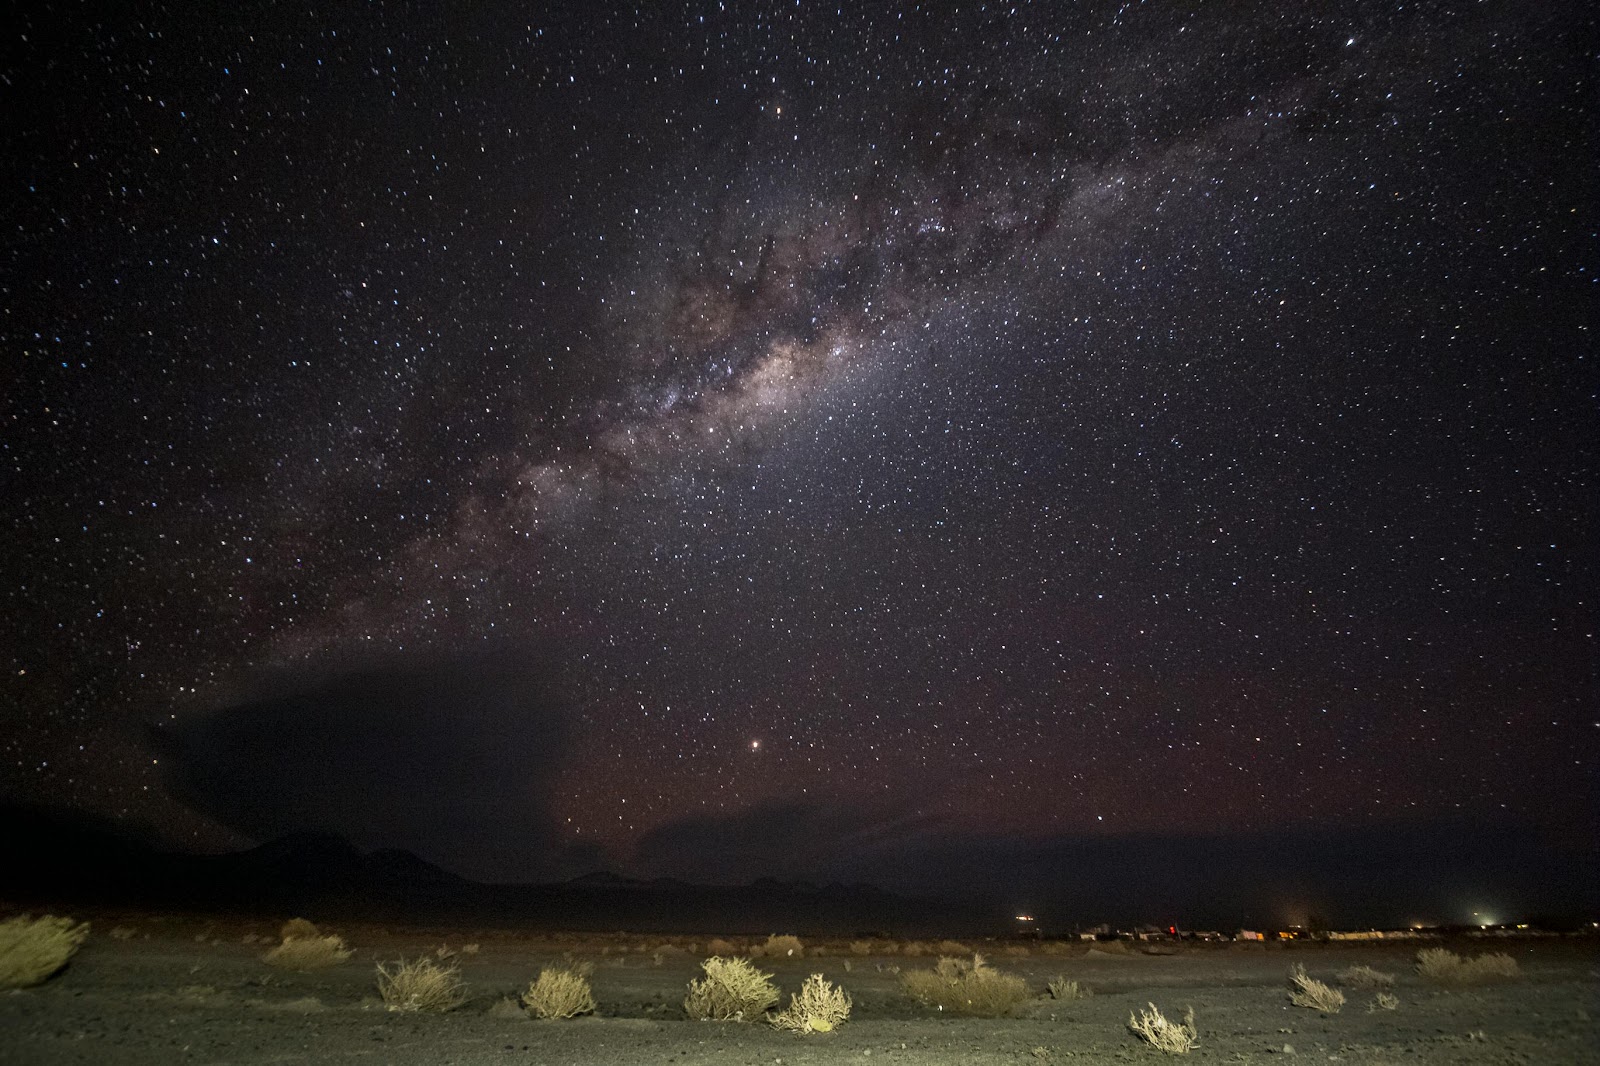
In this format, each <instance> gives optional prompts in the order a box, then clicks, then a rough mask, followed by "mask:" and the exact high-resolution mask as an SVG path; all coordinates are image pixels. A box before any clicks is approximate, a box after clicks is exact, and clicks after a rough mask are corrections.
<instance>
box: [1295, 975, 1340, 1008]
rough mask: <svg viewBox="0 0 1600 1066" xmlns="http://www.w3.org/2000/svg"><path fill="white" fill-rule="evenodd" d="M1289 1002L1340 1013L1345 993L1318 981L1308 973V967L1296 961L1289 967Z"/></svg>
mask: <svg viewBox="0 0 1600 1066" xmlns="http://www.w3.org/2000/svg"><path fill="white" fill-rule="evenodd" d="M1289 990H1290V991H1289V1002H1290V1003H1293V1004H1294V1005H1295V1006H1296V1007H1310V1008H1311V1009H1312V1010H1320V1011H1321V1012H1322V1013H1324V1014H1338V1013H1339V1008H1340V1007H1342V1006H1344V993H1343V992H1341V991H1339V990H1338V989H1337V988H1332V987H1330V986H1328V985H1325V984H1323V983H1322V982H1321V981H1318V980H1317V979H1316V978H1315V977H1312V976H1310V975H1309V974H1307V973H1306V968H1305V967H1304V966H1302V965H1300V964H1299V963H1298V962H1297V963H1295V964H1294V965H1293V966H1292V967H1290V969H1289Z"/></svg>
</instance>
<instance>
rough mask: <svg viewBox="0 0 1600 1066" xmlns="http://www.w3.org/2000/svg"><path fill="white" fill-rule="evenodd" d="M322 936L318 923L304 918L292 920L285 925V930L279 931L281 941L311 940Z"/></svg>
mask: <svg viewBox="0 0 1600 1066" xmlns="http://www.w3.org/2000/svg"><path fill="white" fill-rule="evenodd" d="M321 935H322V930H321V929H318V928H317V925H316V923H315V922H309V921H307V920H306V919H304V918H290V919H289V920H288V921H287V922H284V923H283V928H281V929H279V930H278V939H279V940H310V939H311V938H312V937H319V936H321Z"/></svg>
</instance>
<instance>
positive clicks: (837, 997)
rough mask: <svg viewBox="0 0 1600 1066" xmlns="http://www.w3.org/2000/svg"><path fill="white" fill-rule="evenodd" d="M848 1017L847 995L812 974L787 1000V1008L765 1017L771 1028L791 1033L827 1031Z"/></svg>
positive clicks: (848, 1004) (848, 998)
mask: <svg viewBox="0 0 1600 1066" xmlns="http://www.w3.org/2000/svg"><path fill="white" fill-rule="evenodd" d="M848 1017H850V996H849V994H848V993H846V992H845V990H844V989H842V988H836V987H834V986H833V985H832V984H830V983H829V982H828V981H827V980H825V979H824V978H823V976H822V975H821V974H820V973H814V974H812V975H811V976H810V977H808V978H806V983H805V984H803V985H801V986H800V991H799V992H797V993H795V994H794V995H793V996H792V997H790V999H789V1006H788V1008H787V1009H785V1010H782V1011H779V1012H778V1013H777V1014H774V1015H771V1016H770V1017H769V1018H768V1020H769V1021H770V1022H771V1023H772V1027H773V1028H774V1029H787V1030H789V1031H790V1032H793V1033H801V1034H805V1033H831V1032H833V1030H835V1029H837V1028H838V1027H839V1026H841V1025H843V1024H844V1020H845V1019H846V1018H848Z"/></svg>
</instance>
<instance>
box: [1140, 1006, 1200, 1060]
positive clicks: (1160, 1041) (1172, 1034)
mask: <svg viewBox="0 0 1600 1066" xmlns="http://www.w3.org/2000/svg"><path fill="white" fill-rule="evenodd" d="M1128 1028H1129V1029H1130V1030H1131V1031H1132V1032H1133V1033H1134V1034H1135V1035H1136V1036H1138V1037H1139V1038H1140V1039H1141V1040H1143V1041H1144V1042H1145V1043H1147V1044H1149V1045H1150V1046H1151V1047H1153V1048H1155V1049H1156V1050H1157V1051H1165V1052H1166V1053H1167V1054H1169V1055H1187V1054H1188V1053H1189V1052H1191V1051H1193V1050H1194V1049H1195V1048H1197V1047H1199V1046H1200V1031H1199V1030H1198V1029H1196V1028H1195V1025H1194V1008H1193V1007H1189V1008H1187V1009H1186V1010H1185V1011H1184V1012H1183V1024H1182V1025H1179V1024H1178V1023H1177V1022H1174V1021H1171V1020H1169V1019H1168V1018H1166V1017H1165V1016H1164V1015H1163V1014H1162V1013H1161V1011H1160V1010H1159V1009H1158V1008H1157V1007H1156V1005H1155V1004H1154V1003H1152V1004H1150V1009H1149V1010H1142V1011H1140V1012H1139V1015H1138V1017H1134V1015H1132V1014H1129V1015H1128Z"/></svg>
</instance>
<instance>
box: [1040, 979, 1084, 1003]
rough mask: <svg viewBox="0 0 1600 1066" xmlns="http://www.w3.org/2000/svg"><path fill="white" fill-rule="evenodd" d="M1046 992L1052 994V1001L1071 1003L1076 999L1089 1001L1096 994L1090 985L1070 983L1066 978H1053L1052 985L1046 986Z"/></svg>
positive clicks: (1076, 982)
mask: <svg viewBox="0 0 1600 1066" xmlns="http://www.w3.org/2000/svg"><path fill="white" fill-rule="evenodd" d="M1044 987H1045V991H1047V992H1049V993H1050V998H1051V999H1059V1000H1061V1001H1062V1002H1070V1001H1072V1000H1075V999H1088V998H1089V997H1090V996H1092V995H1094V992H1093V991H1092V990H1091V989H1090V988H1089V986H1088V985H1086V984H1083V983H1082V982H1079V981H1069V980H1067V979H1066V978H1065V977H1052V978H1050V983H1049V984H1047V985H1045V986H1044Z"/></svg>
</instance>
